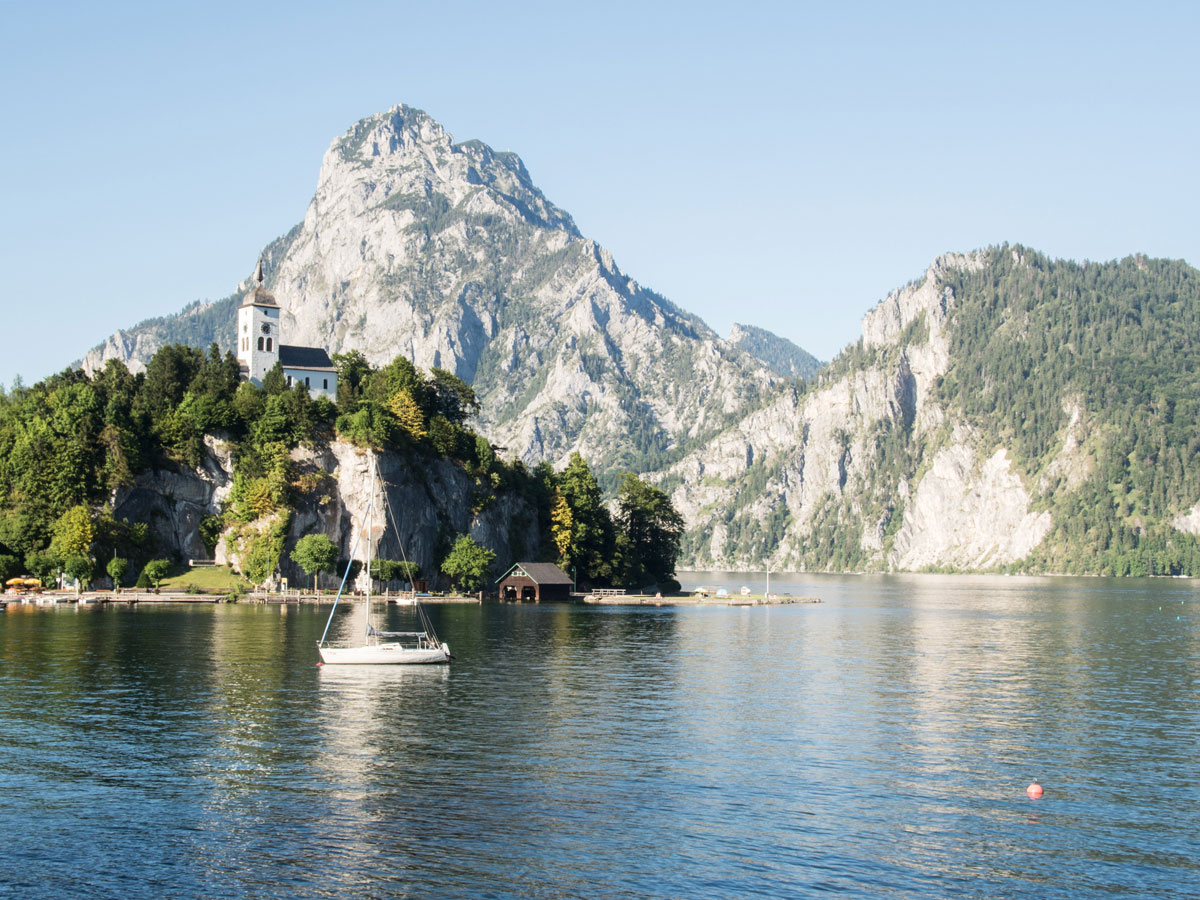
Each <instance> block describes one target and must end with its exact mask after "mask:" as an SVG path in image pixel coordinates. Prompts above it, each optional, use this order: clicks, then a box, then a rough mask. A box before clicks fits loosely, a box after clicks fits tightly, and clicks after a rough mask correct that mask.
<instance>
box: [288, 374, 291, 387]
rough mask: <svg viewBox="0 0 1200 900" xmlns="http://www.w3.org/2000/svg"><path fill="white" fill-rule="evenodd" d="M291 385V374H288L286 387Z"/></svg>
mask: <svg viewBox="0 0 1200 900" xmlns="http://www.w3.org/2000/svg"><path fill="white" fill-rule="evenodd" d="M291 386H292V376H291V375H289V376H288V387H291Z"/></svg>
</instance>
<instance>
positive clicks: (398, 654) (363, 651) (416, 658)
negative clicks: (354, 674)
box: [317, 643, 450, 666]
mask: <svg viewBox="0 0 1200 900" xmlns="http://www.w3.org/2000/svg"><path fill="white" fill-rule="evenodd" d="M317 649H318V650H319V651H320V653H321V662H323V663H324V664H325V665H327V666H421V665H431V664H434V663H448V662H450V648H449V647H448V646H447V645H446V644H442V646H440V647H421V648H418V647H404V646H402V645H400V644H387V643H384V644H372V645H370V646H368V647H318V648H317Z"/></svg>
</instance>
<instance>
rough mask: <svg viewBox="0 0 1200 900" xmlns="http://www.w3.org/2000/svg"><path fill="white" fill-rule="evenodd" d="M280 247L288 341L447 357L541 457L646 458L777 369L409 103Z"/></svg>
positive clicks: (347, 144) (328, 181)
mask: <svg viewBox="0 0 1200 900" xmlns="http://www.w3.org/2000/svg"><path fill="white" fill-rule="evenodd" d="M265 256H266V259H265V265H264V268H265V270H266V277H267V286H268V287H269V288H270V289H271V291H272V292H273V293H274V295H275V297H276V298H277V300H278V302H279V304H280V307H281V310H282V316H281V326H282V331H283V334H284V335H285V341H286V342H287V343H290V344H299V345H305V346H315V347H324V348H326V349H327V350H329V351H330V352H331V353H336V352H345V351H348V350H359V351H362V352H363V353H364V354H365V355H366V356H367V358H368V359H369V360H370V361H371V362H372V363H375V364H384V363H387V362H389V361H391V360H392V359H393V358H394V357H396V356H397V355H404V356H407V357H408V358H409V359H411V360H412V361H413V362H414V363H415V364H417V365H418V366H420V367H422V368H430V367H434V366H437V367H440V368H444V369H448V370H450V371H451V372H453V373H454V374H456V375H458V376H459V377H461V378H463V379H464V380H466V381H468V382H470V383H472V385H473V386H474V388H475V391H476V394H477V395H478V397H479V399H480V401H481V402H482V406H483V411H482V413H481V415H480V417H479V419H478V421H477V422H476V423H475V426H476V427H477V428H478V429H479V430H481V431H483V432H484V433H485V434H486V435H487V436H488V437H489V438H490V439H491V440H492V441H493V442H494V443H496V444H498V445H500V446H503V447H505V448H507V451H508V453H509V454H511V455H515V456H517V457H519V458H520V459H522V460H524V461H526V462H529V463H535V462H539V461H541V460H545V459H548V460H550V461H552V462H554V463H555V464H562V463H564V462H565V461H566V459H567V458H568V457H569V455H570V453H571V452H572V451H575V450H578V451H580V452H581V453H583V455H584V456H585V457H587V458H588V459H589V460H590V461H591V463H592V465H593V466H594V467H595V468H596V469H597V470H599V471H604V470H606V469H608V468H610V467H616V466H622V467H624V468H629V467H630V466H633V467H645V466H646V465H647V464H648V463H647V462H646V461H647V460H648V459H649V457H650V455H651V454H652V453H661V452H663V451H664V450H666V449H667V448H670V447H679V446H688V445H690V444H693V443H695V442H697V441H699V440H701V439H703V438H704V437H706V436H708V435H710V434H712V433H713V432H715V431H717V430H719V429H720V428H721V427H723V426H724V425H726V424H727V423H728V421H729V420H730V419H731V418H736V417H737V416H739V415H742V414H745V413H747V412H749V411H750V410H751V409H753V408H755V407H756V406H757V405H758V403H759V398H760V396H761V394H762V392H763V391H765V390H767V389H768V388H769V387H770V385H771V384H772V382H773V381H774V380H775V379H776V378H777V376H776V375H775V374H774V373H772V372H771V371H770V369H769V368H768V367H767V366H766V365H765V364H764V363H762V362H760V361H759V360H757V359H755V358H754V357H752V356H750V355H748V354H746V353H743V352H741V351H740V350H739V349H738V348H736V347H734V346H732V345H730V344H729V343H727V342H726V341H723V340H722V339H721V338H719V337H718V336H717V335H716V334H714V333H713V332H712V331H711V329H709V328H708V327H707V326H706V325H705V324H704V323H703V322H702V321H700V320H699V319H698V318H696V317H695V316H691V315H689V314H687V313H685V312H683V311H682V310H680V309H678V308H677V307H675V306H673V305H672V304H670V303H669V302H667V301H666V300H664V299H663V298H661V297H659V296H658V295H657V294H655V293H654V292H652V291H650V290H647V289H646V288H644V287H642V286H641V285H639V284H638V283H637V282H636V281H634V280H633V279H632V278H630V277H629V276H628V275H626V274H625V273H624V272H622V271H621V269H620V268H619V267H618V266H617V264H616V263H615V262H614V260H613V258H612V255H611V254H610V253H609V252H608V251H607V250H605V249H604V248H602V247H600V246H599V245H597V244H596V243H595V242H594V241H591V240H588V239H587V238H585V237H584V236H582V235H581V234H580V233H579V231H578V229H577V228H576V227H575V224H574V222H573V221H572V220H571V217H570V216H569V215H568V214H567V213H565V212H564V211H562V210H561V209H559V208H558V207H556V206H555V205H554V204H552V203H551V202H550V201H549V200H547V199H546V197H545V196H544V195H543V194H542V193H541V191H539V190H538V189H537V187H536V186H535V185H534V184H533V181H532V179H531V177H530V175H529V173H528V171H526V169H525V166H524V165H523V164H522V162H521V160H520V158H519V157H517V156H516V155H515V154H512V153H501V152H496V151H494V150H492V149H491V148H490V147H488V146H487V145H486V144H483V143H481V142H479V141H467V142H464V143H456V142H455V141H454V140H453V139H452V138H451V137H450V135H448V134H447V133H446V132H445V131H444V130H443V129H442V127H441V126H440V125H439V124H438V123H437V122H436V121H434V120H433V119H432V118H430V117H429V116H428V115H426V114H425V113H423V112H421V111H420V110H415V109H411V108H408V107H404V106H397V107H394V108H392V109H391V110H389V111H388V112H386V113H383V114H380V115H377V116H372V117H370V118H368V119H364V120H363V121H361V122H359V123H358V124H356V125H355V126H354V127H353V128H351V129H350V130H349V131H348V132H347V133H346V134H344V135H343V136H341V137H340V138H338V139H337V140H335V141H334V142H333V143H332V145H331V146H330V147H329V150H328V151H327V152H326V154H325V156H324V160H323V162H322V165H321V171H320V175H319V177H318V180H317V188H316V192H315V194H314V196H313V199H312V202H311V203H310V204H309V207H308V210H307V212H306V214H305V217H304V221H303V223H302V224H301V225H299V226H298V227H297V228H296V229H293V231H292V232H291V233H289V234H288V235H287V236H286V238H282V239H280V240H279V241H277V242H275V244H273V245H272V246H271V247H270V248H268V251H267V252H266V254H265ZM240 290H244V287H243V288H242V289H240ZM239 292H240V291H237V292H235V293H239ZM224 303H225V301H221V304H224ZM221 304H217V306H220V308H222V309H224V306H222V305H221ZM208 314H209V313H208V312H204V311H189V313H188V315H191V316H192V317H193V321H192V323H191V325H192V326H195V325H196V324H197V322H199V321H200V319H197V318H196V317H197V316H199V317H201V318H202V317H203V316H205V315H208ZM205 321H207V320H205ZM186 333H187V334H188V335H189V337H188V340H189V341H192V342H196V337H195V334H196V333H197V332H196V328H195V327H192V328H190V329H189V330H188V331H187V332H186ZM165 339H166V333H165V332H164V327H163V326H162V325H161V323H154V324H153V327H148V328H147V329H141V330H139V329H133V330H130V331H129V332H123V333H118V334H117V335H114V336H113V338H111V339H110V340H109V341H108V342H106V344H105V345H103V346H102V347H100V348H97V349H96V350H95V351H93V352H92V353H91V354H89V355H88V357H87V358H86V359H85V360H84V365H85V367H88V368H90V369H95V368H97V367H99V365H101V364H102V363H103V361H104V359H106V358H109V357H116V358H123V359H126V360H128V361H129V362H130V364H131V365H133V366H135V367H136V366H138V365H139V364H144V362H145V360H146V359H148V358H149V353H151V352H153V350H155V349H157V347H158V346H160V345H161V343H163V342H165ZM212 339H220V340H221V341H222V343H223V344H224V345H225V346H228V347H230V348H231V347H232V335H231V334H230V335H229V336H228V338H226V336H225V335H224V333H223V334H222V335H220V336H218V335H217V334H216V333H214V334H213V335H212ZM201 342H202V341H201Z"/></svg>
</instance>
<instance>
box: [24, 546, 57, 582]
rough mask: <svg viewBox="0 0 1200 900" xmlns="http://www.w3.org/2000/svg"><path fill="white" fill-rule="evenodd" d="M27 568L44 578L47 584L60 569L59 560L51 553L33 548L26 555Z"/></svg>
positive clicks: (30, 572)
mask: <svg viewBox="0 0 1200 900" xmlns="http://www.w3.org/2000/svg"><path fill="white" fill-rule="evenodd" d="M25 570H26V571H27V572H29V574H30V575H35V576H36V577H38V578H40V579H42V584H47V583H49V581H50V579H51V578H52V577H53V576H54V574H55V573H56V572H57V571H58V560H57V559H55V558H54V557H53V556H51V555H50V554H49V553H43V552H41V551H40V550H31V551H30V552H29V553H27V554H26V555H25Z"/></svg>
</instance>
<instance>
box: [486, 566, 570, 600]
mask: <svg viewBox="0 0 1200 900" xmlns="http://www.w3.org/2000/svg"><path fill="white" fill-rule="evenodd" d="M496 586H497V587H498V588H499V594H500V599H501V600H532V601H533V602H535V603H540V602H541V601H543V600H570V599H571V577H570V576H569V575H568V574H567V573H566V572H564V571H563V570H562V569H560V568H559V567H558V566H556V565H554V563H533V562H519V563H515V564H514V565H513V567H512V568H511V569H509V570H508V571H507V572H505V573H504V575H503V576H501V578H500V580H499V581H498V582H496Z"/></svg>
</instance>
